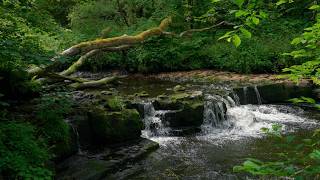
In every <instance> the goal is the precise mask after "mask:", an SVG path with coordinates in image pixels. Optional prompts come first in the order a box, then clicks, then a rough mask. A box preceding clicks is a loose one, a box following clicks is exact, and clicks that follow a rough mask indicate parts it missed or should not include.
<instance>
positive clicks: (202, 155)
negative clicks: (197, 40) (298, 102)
mask: <svg viewBox="0 0 320 180" xmlns="http://www.w3.org/2000/svg"><path fill="white" fill-rule="evenodd" d="M147 84H149V85H148V86H146V85H145V84H144V86H143V89H148V88H149V89H150V88H151V89H152V88H154V89H155V90H159V89H163V90H165V89H166V88H167V87H166V86H165V85H163V84H158V85H155V84H152V83H151V84H152V85H150V82H149V83H147ZM169 86H171V87H172V83H170V84H169ZM135 87H137V86H135ZM206 87H208V88H207V89H210V86H206ZM215 87H216V86H215ZM253 88H254V92H255V97H254V98H257V102H258V103H257V104H254V105H253V104H245V105H241V104H240V102H239V98H238V96H237V95H235V94H234V93H232V91H231V93H230V95H229V96H224V97H222V96H219V95H215V94H212V93H205V105H204V106H205V107H204V112H203V113H204V114H203V115H204V121H203V124H202V125H201V129H200V132H199V133H197V134H194V135H188V136H183V137H181V136H180V137H177V136H172V135H170V133H169V132H170V128H169V127H166V126H165V125H163V124H162V121H161V117H162V115H163V114H165V113H166V111H156V110H154V107H153V106H152V103H150V102H146V103H145V105H144V110H145V111H144V112H145V114H144V120H143V121H144V124H145V129H144V130H143V132H142V137H144V138H148V139H151V140H153V141H156V142H158V143H159V144H160V148H159V149H158V150H156V151H155V152H153V153H151V154H150V155H148V156H147V157H146V158H145V159H144V160H142V161H140V162H138V163H136V164H134V165H133V166H132V167H134V170H132V171H131V172H130V173H127V172H125V171H124V172H122V174H121V173H119V175H118V177H119V179H121V177H125V179H190V180H191V179H254V178H255V177H249V176H248V175H246V174H238V173H234V172H233V171H232V168H233V167H234V166H236V165H239V164H241V163H242V162H243V161H244V160H245V158H247V157H253V158H259V159H263V160H269V159H272V155H273V154H274V153H276V152H274V151H273V148H272V141H270V140H269V139H268V138H267V137H266V136H265V134H263V133H262V131H261V128H271V127H272V125H273V124H279V125H281V126H282V131H283V132H284V133H286V134H295V135H298V136H299V137H301V138H303V137H304V136H307V135H308V134H310V132H311V130H312V129H315V128H316V127H318V126H319V123H318V120H316V119H318V118H314V116H311V115H313V114H314V113H310V112H309V111H305V110H303V109H301V108H299V107H296V106H292V105H289V104H262V98H263V97H261V95H260V93H259V90H258V88H257V87H256V86H254V87H253ZM243 89H244V91H243V93H244V97H246V96H248V94H247V91H246V90H247V88H246V87H244V88H243ZM217 100H218V101H217ZM223 104H224V105H223ZM225 108H226V110H225ZM151 124H153V125H154V124H156V126H155V127H156V129H155V130H151V128H150V125H151ZM129 169H130V168H129ZM123 174H126V175H125V176H123ZM115 177H117V175H115Z"/></svg>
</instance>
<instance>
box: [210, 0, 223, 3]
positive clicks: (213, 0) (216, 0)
mask: <svg viewBox="0 0 320 180" xmlns="http://www.w3.org/2000/svg"><path fill="white" fill-rule="evenodd" d="M220 1H221V0H211V3H217V2H220Z"/></svg>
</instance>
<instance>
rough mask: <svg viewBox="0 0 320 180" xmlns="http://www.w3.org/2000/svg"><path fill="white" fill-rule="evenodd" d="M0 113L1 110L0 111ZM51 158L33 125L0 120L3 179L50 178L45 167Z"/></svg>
mask: <svg viewBox="0 0 320 180" xmlns="http://www.w3.org/2000/svg"><path fill="white" fill-rule="evenodd" d="M0 113H1V112H0ZM49 158H51V156H50V154H49V153H48V147H47V146H46V144H45V143H44V140H43V139H41V138H40V137H37V135H36V129H35V128H34V126H32V125H30V124H27V123H16V122H9V121H5V120H3V119H2V120H1V122H0V173H1V174H2V176H3V178H5V179H21V178H22V179H34V178H38V179H50V177H51V176H52V175H53V174H52V172H51V171H50V170H49V169H48V168H47V167H46V164H45V163H46V162H48V160H49Z"/></svg>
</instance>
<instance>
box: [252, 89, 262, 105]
mask: <svg viewBox="0 0 320 180" xmlns="http://www.w3.org/2000/svg"><path fill="white" fill-rule="evenodd" d="M254 91H255V93H256V96H257V101H258V104H259V105H261V104H262V100H261V96H260V93H259V90H258V87H257V86H254Z"/></svg>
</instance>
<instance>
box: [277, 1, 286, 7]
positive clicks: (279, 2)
mask: <svg viewBox="0 0 320 180" xmlns="http://www.w3.org/2000/svg"><path fill="white" fill-rule="evenodd" d="M287 2H288V1H287V0H279V1H278V2H277V3H276V5H277V6H280V5H281V4H285V3H287Z"/></svg>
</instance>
